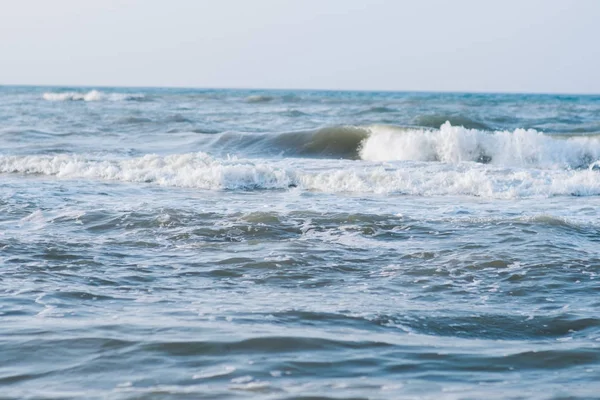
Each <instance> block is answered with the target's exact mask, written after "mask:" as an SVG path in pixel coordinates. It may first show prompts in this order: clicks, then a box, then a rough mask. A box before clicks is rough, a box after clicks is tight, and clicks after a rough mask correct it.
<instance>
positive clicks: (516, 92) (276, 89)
mask: <svg viewBox="0 0 600 400" xmlns="http://www.w3.org/2000/svg"><path fill="white" fill-rule="evenodd" d="M1 87H40V88H80V89H94V88H99V89H103V88H105V89H167V90H169V89H191V90H240V91H242V90H247V91H282V92H283V91H295V92H348V93H352V92H354V93H356V92H360V93H442V94H499V95H545V96H600V92H599V93H595V92H545V91H539V92H519V91H504V92H503V91H483V90H472V91H469V90H423V89H416V90H411V89H323V88H269V87H234V86H230V87H209V86H183V85H181V86H179V85H165V86H152V85H107V84H101V85H82V84H30V83H25V84H21V83H7V84H4V83H0V88H1Z"/></svg>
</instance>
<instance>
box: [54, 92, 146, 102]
mask: <svg viewBox="0 0 600 400" xmlns="http://www.w3.org/2000/svg"><path fill="white" fill-rule="evenodd" d="M144 97H145V96H144V95H143V94H135V93H104V92H100V91H98V90H91V91H89V92H85V93H83V92H46V93H44V94H43V95H42V98H43V99H44V100H48V101H103V100H104V101H128V100H142V99H144Z"/></svg>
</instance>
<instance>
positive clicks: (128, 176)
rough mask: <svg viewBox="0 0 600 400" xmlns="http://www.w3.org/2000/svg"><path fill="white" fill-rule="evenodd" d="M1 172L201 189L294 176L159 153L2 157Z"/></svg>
mask: <svg viewBox="0 0 600 400" xmlns="http://www.w3.org/2000/svg"><path fill="white" fill-rule="evenodd" d="M0 172H3V173H22V174H38V175H53V176H57V177H60V178H75V179H81V178H87V179H104V180H115V181H123V182H142V183H155V184H158V185H164V186H178V187H194V188H201V189H277V188H287V187H289V186H290V185H292V184H293V181H294V177H293V176H291V175H290V173H289V172H288V171H286V170H284V169H282V168H279V167H277V166H273V165H268V164H266V163H260V162H259V163H254V162H251V161H239V160H237V159H228V160H217V159H214V158H212V157H211V156H209V155H208V154H206V153H187V154H176V155H169V156H158V155H155V154H149V155H145V156H143V157H139V158H131V159H126V160H118V161H109V160H90V159H86V158H85V157H83V156H77V155H58V156H0Z"/></svg>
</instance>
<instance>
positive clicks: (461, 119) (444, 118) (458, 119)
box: [414, 114, 490, 130]
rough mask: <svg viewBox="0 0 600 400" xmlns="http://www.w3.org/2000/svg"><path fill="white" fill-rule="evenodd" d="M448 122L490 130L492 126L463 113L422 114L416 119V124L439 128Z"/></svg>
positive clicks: (470, 127)
mask: <svg viewBox="0 0 600 400" xmlns="http://www.w3.org/2000/svg"><path fill="white" fill-rule="evenodd" d="M446 122H450V124H452V125H454V126H463V127H465V128H469V129H479V130H490V127H489V126H487V125H486V124H484V123H483V122H479V121H475V120H473V119H471V118H468V117H465V116H462V115H442V114H432V115H420V116H418V117H416V118H415V120H414V124H415V125H417V126H423V127H425V128H438V127H439V126H440V125H442V124H444V123H446Z"/></svg>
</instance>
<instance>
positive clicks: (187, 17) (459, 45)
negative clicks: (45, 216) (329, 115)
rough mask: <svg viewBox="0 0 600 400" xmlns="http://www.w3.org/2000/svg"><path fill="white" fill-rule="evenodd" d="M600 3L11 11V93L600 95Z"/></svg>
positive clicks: (7, 71)
mask: <svg viewBox="0 0 600 400" xmlns="http://www.w3.org/2000/svg"><path fill="white" fill-rule="evenodd" d="M599 41H600V0H518V1H517V0H502V1H499V0H498V1H491V0H452V1H450V0H447V1H442V0H418V1H417V0H413V1H403V0H169V1H167V0H160V1H159V0H53V1H44V0H0V84H47V85H53V84H55V85H85V86H94V85H118V86H188V87H239V88H314V89H363V90H369V89H371V90H427V91H448V90H450V91H494V92H506V91H509V92H563V93H564V92H566V93H600V45H599V43H598V42H599Z"/></svg>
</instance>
